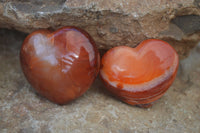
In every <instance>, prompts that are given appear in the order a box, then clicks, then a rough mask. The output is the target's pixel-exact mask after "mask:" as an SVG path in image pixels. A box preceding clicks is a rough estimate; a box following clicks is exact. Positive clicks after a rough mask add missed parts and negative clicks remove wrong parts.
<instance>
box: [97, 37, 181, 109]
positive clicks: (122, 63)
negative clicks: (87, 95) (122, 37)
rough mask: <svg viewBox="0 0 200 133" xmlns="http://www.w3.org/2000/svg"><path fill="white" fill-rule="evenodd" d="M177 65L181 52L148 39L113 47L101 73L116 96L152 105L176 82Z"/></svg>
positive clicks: (105, 58) (102, 61)
mask: <svg viewBox="0 0 200 133" xmlns="http://www.w3.org/2000/svg"><path fill="white" fill-rule="evenodd" d="M178 64H179V60H178V55H177V53H176V51H175V50H174V49H173V48H172V47H171V46H170V45H169V44H168V43H166V42H164V41H161V40H157V39H149V40H146V41H143V42H142V43H141V44H140V45H138V46H137V47H136V48H130V47H127V46H118V47H115V48H112V49H110V50H109V51H108V52H107V53H106V54H105V55H104V56H103V58H102V60H101V69H100V76H101V79H102V80H103V82H104V84H105V85H106V88H107V89H108V90H109V91H110V92H111V93H112V94H113V95H114V96H116V97H117V98H119V99H121V100H122V101H124V102H126V103H128V104H131V105H139V106H141V107H150V106H151V103H152V102H153V101H155V100H157V99H159V98H160V97H161V96H162V95H163V94H164V93H165V92H166V91H167V89H168V88H169V87H170V85H171V84H172V82H173V81H174V79H175V76H176V73H177V69H178Z"/></svg>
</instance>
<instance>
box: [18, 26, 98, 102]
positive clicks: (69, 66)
mask: <svg viewBox="0 0 200 133" xmlns="http://www.w3.org/2000/svg"><path fill="white" fill-rule="evenodd" d="M20 60H21V66H22V69H23V72H24V74H25V76H26V78H27V79H28V81H29V83H30V84H31V85H32V86H33V88H35V89H36V91H37V92H38V93H39V94H41V95H42V96H44V97H46V98H47V99H49V100H50V101H53V102H55V103H57V104H65V103H67V102H69V101H71V100H73V99H75V98H77V97H79V96H81V95H82V94H83V93H84V92H85V91H86V90H87V89H88V88H89V87H90V85H91V84H92V83H93V81H94V79H95V78H96V76H97V74H98V71H99V65H100V64H99V52H98V50H97V48H96V46H95V42H94V41H93V39H92V38H91V37H90V36H89V34H88V33H86V32H85V31H83V30H81V29H79V28H76V27H64V28H61V29H59V30H57V31H55V32H52V33H51V32H50V31H48V30H38V31H35V32H33V33H32V34H30V35H29V36H28V37H27V38H26V39H25V40H24V43H23V45H22V48H21V53H20Z"/></svg>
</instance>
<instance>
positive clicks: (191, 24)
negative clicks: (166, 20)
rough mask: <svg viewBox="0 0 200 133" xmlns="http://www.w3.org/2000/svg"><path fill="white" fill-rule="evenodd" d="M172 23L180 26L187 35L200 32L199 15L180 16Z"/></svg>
mask: <svg viewBox="0 0 200 133" xmlns="http://www.w3.org/2000/svg"><path fill="white" fill-rule="evenodd" d="M171 22H172V23H173V24H175V25H176V26H178V27H179V28H180V29H181V30H182V31H183V32H184V33H185V34H192V33H195V32H197V31H200V16H198V15H185V16H178V17H176V18H174V19H173V20H172V21H171Z"/></svg>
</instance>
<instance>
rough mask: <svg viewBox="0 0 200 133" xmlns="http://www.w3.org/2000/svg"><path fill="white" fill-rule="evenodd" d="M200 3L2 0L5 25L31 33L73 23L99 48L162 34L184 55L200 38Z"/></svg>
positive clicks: (0, 12)
mask: <svg viewBox="0 0 200 133" xmlns="http://www.w3.org/2000/svg"><path fill="white" fill-rule="evenodd" d="M199 7H200V1H199V0H178V1H177V0H170V1H169V0H148V1H147V0H126V1H125V0H101V1H98V0H95V1H94V0H57V1H54V0H48V1H42V0H34V1H28V0H12V1H11V0H0V27H2V28H10V29H16V30H19V31H23V32H27V33H29V32H32V31H34V30H36V29H40V28H45V29H46V28H49V29H57V28H60V27H62V26H66V25H74V26H78V27H81V28H83V29H85V30H86V31H88V32H89V33H90V34H91V35H92V36H93V38H94V39H95V41H96V42H97V45H98V47H99V48H100V49H109V48H111V47H113V46H118V45H129V46H132V47H134V46H136V45H137V44H138V43H140V42H141V41H143V40H144V39H146V38H158V39H163V40H166V41H167V42H169V43H171V44H172V45H173V46H174V47H175V48H176V50H177V51H178V53H179V54H180V55H181V57H184V56H186V55H187V54H188V51H189V49H190V48H192V47H194V45H195V44H196V43H197V42H198V40H199V39H200V36H199V31H200V28H199V27H200V26H199V25H200V16H199V15H200V8H199Z"/></svg>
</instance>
